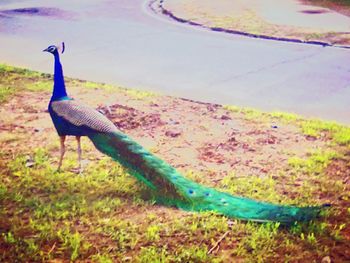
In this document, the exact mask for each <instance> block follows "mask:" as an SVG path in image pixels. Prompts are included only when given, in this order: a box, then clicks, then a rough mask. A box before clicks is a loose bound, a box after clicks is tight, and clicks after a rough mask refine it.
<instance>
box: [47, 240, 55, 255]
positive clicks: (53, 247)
mask: <svg viewBox="0 0 350 263" xmlns="http://www.w3.org/2000/svg"><path fill="white" fill-rule="evenodd" d="M55 247H56V242H55V243H53V246H52V248H51V249H50V250H49V252H47V254H48V255H50V254H51V252H52V251H53V250H54V249H55Z"/></svg>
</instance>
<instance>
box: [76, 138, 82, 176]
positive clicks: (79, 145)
mask: <svg viewBox="0 0 350 263" xmlns="http://www.w3.org/2000/svg"><path fill="white" fill-rule="evenodd" d="M75 138H76V139H77V143H78V149H77V152H78V162H79V166H78V171H79V173H81V172H82V169H81V143H80V136H76V137H75Z"/></svg>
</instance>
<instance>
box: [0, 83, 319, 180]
mask: <svg viewBox="0 0 350 263" xmlns="http://www.w3.org/2000/svg"><path fill="white" fill-rule="evenodd" d="M70 90H71V95H72V96H73V97H75V98H76V99H77V100H80V101H83V102H84V103H86V104H88V105H90V106H93V107H96V108H98V109H99V110H100V111H103V112H104V113H105V114H106V115H107V117H109V118H110V119H111V120H112V121H113V122H114V123H115V124H116V125H117V126H118V127H119V128H120V129H121V130H122V131H123V132H125V133H126V134H128V135H129V136H131V137H132V138H134V139H135V140H136V141H137V142H139V143H140V144H141V145H143V146H144V147H146V148H147V149H149V150H151V151H152V152H154V153H155V154H157V155H158V156H160V157H161V158H163V159H165V160H166V161H167V162H169V163H171V164H172V165H174V166H175V167H176V168H178V169H179V170H180V171H181V172H184V173H186V172H188V171H193V172H195V173H199V174H201V175H203V177H207V176H208V178H210V179H209V181H208V183H209V184H214V185H215V184H216V183H217V182H218V181H220V180H221V178H223V177H224V176H225V175H227V174H228V173H234V174H235V176H238V177H241V176H249V175H256V176H260V177H264V176H266V175H272V176H273V175H277V173H278V172H280V171H281V170H283V169H284V168H285V167H287V165H288V164H287V160H288V158H289V157H291V156H297V157H300V158H306V157H307V154H308V153H309V152H310V151H314V150H316V149H317V148H319V147H323V146H324V145H325V141H323V140H322V139H320V140H310V138H307V137H306V136H304V135H303V134H302V133H301V132H300V131H299V129H298V128H297V127H294V126H292V125H278V128H272V126H271V125H272V124H270V123H258V122H254V121H246V120H245V116H244V114H242V113H233V112H229V111H227V110H225V109H224V108H222V107H221V106H219V105H214V104H206V103H199V102H193V101H188V100H184V99H181V98H173V97H166V96H159V97H152V98H148V99H147V98H146V99H143V100H140V99H135V98H133V97H131V96H129V95H126V94H123V93H109V92H106V91H104V90H98V89H86V88H85V89H84V88H81V87H73V88H71V89H70ZM49 97H50V94H49V93H47V92H41V93H40V92H38V93H35V96H34V93H22V94H21V95H18V96H16V97H14V98H13V99H12V100H10V101H9V102H8V103H6V104H4V105H3V106H2V107H1V109H0V138H1V137H2V141H6V143H7V145H6V148H11V149H12V151H16V150H18V147H21V148H22V147H23V146H24V145H23V144H25V147H23V148H25V149H26V151H28V152H30V151H31V149H33V148H35V147H45V145H46V144H48V143H49V142H52V141H53V140H57V141H58V137H57V135H56V132H55V130H54V127H53V125H52V123H51V119H50V116H49V114H48V112H47V103H48V98H49ZM100 102H104V103H103V104H101V103H100ZM28 132H30V133H31V140H29V141H25V142H24V141H18V140H13V141H12V140H11V134H12V135H14V134H16V135H21V134H23V137H24V138H25V136H24V135H27V134H28ZM83 143H88V142H87V140H84V141H83ZM9 146H10V147H9ZM74 147H75V145H74ZM96 152H97V151H96ZM57 156H58V152H57ZM204 175H205V176H204Z"/></svg>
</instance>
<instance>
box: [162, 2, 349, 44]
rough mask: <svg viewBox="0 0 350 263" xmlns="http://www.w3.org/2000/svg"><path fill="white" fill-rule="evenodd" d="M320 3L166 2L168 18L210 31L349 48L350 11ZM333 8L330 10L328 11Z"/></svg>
mask: <svg viewBox="0 0 350 263" xmlns="http://www.w3.org/2000/svg"><path fill="white" fill-rule="evenodd" d="M315 2H317V1H302V2H298V1H283V2H281V1H275V0H268V1H264V2H261V1H255V0H251V1H228V0H220V1H215V2H213V1H198V0H190V1H183V0H165V1H162V2H161V6H162V8H163V9H164V10H165V11H166V13H167V14H171V16H173V17H176V18H178V19H179V20H183V21H191V22H194V23H196V24H197V25H202V26H204V27H207V28H210V29H215V30H218V29H222V31H224V30H232V31H239V32H244V33H248V34H251V35H254V36H258V37H259V36H262V37H272V38H287V39H296V40H301V41H308V42H321V43H327V44H331V45H350V18H349V17H348V15H349V10H350V8H348V7H346V6H344V5H339V4H332V3H329V2H327V3H325V4H322V6H320V4H319V5H318V6H315V5H314V3H315ZM329 6H331V9H332V10H331V9H329V8H327V7H329ZM333 10H335V11H333Z"/></svg>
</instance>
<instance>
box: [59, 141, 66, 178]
mask: <svg viewBox="0 0 350 263" xmlns="http://www.w3.org/2000/svg"><path fill="white" fill-rule="evenodd" d="M65 140H66V136H60V143H61V147H60V153H61V155H60V161H59V162H58V168H57V171H59V170H60V169H61V166H62V161H63V156H64V153H65V152H66V147H65V145H64V142H65Z"/></svg>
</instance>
